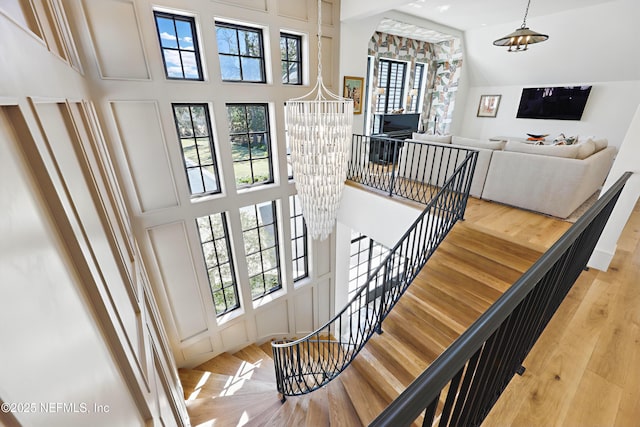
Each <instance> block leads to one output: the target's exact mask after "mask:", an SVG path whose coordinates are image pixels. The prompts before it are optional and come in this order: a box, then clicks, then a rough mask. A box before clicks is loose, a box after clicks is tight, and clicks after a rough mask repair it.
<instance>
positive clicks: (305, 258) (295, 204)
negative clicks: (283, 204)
mask: <svg viewBox="0 0 640 427" xmlns="http://www.w3.org/2000/svg"><path fill="white" fill-rule="evenodd" d="M299 204H300V201H299V200H298V195H297V194H293V195H291V196H289V209H290V211H291V213H290V216H289V221H290V224H291V265H292V277H293V282H294V283H295V282H299V281H300V280H302V279H305V278H307V277H309V237H308V233H307V223H306V221H305V220H304V217H303V216H302V207H301V206H299ZM298 208H299V209H298ZM298 211H299V212H298ZM297 218H301V219H302V230H301V232H300V233H298V231H299V230H298V225H297V221H296V219H297ZM300 239H302V245H303V246H302V247H303V253H302V255H300V254H299V253H298V244H297V241H298V240H300ZM299 260H302V263H303V271H304V273H303V274H302V275H297V276H296V275H295V272H296V271H299V270H298V269H297V268H296V266H297V263H298V262H299Z"/></svg>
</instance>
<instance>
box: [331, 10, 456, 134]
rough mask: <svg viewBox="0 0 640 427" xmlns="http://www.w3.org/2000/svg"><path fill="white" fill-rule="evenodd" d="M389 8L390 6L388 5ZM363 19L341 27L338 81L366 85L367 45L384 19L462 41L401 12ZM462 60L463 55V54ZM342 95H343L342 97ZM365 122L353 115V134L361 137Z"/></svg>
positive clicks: (441, 27)
mask: <svg viewBox="0 0 640 427" xmlns="http://www.w3.org/2000/svg"><path fill="white" fill-rule="evenodd" d="M387 7H389V5H387ZM364 15H365V16H363V17H359V18H354V17H351V18H350V19H347V20H344V21H342V23H341V41H340V78H341V79H342V78H343V77H344V76H357V77H364V78H365V85H366V84H367V82H366V79H367V77H368V76H367V58H368V51H369V41H370V40H371V37H372V36H373V33H374V32H375V30H376V28H377V27H378V24H379V23H380V21H381V20H382V19H383V18H389V19H395V20H397V21H399V22H404V23H406V24H414V25H417V26H420V27H424V28H429V29H432V30H436V31H440V32H442V33H445V34H451V35H454V36H456V37H460V38H462V32H461V31H458V30H456V29H454V28H450V27H447V26H444V25H440V24H437V23H435V22H430V21H426V20H424V19H420V18H416V17H415V16H412V15H407V14H405V13H402V12H398V11H393V10H389V11H386V12H382V13H378V14H375V15H372V14H371V13H367V14H364ZM463 57H464V53H463ZM428 72H434V70H428ZM465 73H466V65H465V64H464V63H463V66H462V72H461V78H460V82H459V85H458V90H457V94H456V109H455V110H454V113H453V119H452V129H453V131H454V132H457V131H458V126H459V123H461V122H462V117H463V116H462V114H463V107H464V103H463V104H462V105H460V104H459V100H460V99H462V100H463V101H464V99H465V98H466V91H467V87H468V85H467V82H466V77H465ZM341 94H342V93H341ZM425 99H430V94H427V95H426V97H425ZM364 121H365V114H364V111H363V114H360V115H356V116H355V117H354V121H353V132H354V133H360V134H364V132H363V130H364Z"/></svg>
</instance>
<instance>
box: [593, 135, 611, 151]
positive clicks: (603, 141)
mask: <svg viewBox="0 0 640 427" xmlns="http://www.w3.org/2000/svg"><path fill="white" fill-rule="evenodd" d="M590 140H591V141H593V143H594V144H595V147H596V148H595V152H596V153H597V152H598V151H600V150H604V149H605V148H607V146H608V145H609V140H608V139H607V138H600V139H591V138H590Z"/></svg>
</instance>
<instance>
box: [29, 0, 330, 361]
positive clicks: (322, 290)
mask: <svg viewBox="0 0 640 427" xmlns="http://www.w3.org/2000/svg"><path fill="white" fill-rule="evenodd" d="M154 8H158V9H154ZM68 9H69V14H70V15H71V16H72V17H73V19H72V25H71V28H72V30H73V32H74V35H75V36H76V38H77V40H78V44H79V49H78V50H79V51H80V52H81V57H82V59H83V66H84V69H85V73H86V77H87V80H88V82H89V86H90V89H91V92H92V94H93V95H94V101H95V103H96V108H97V110H98V115H99V117H100V119H101V120H103V121H104V125H105V134H106V138H107V139H108V141H109V148H108V149H109V153H110V155H111V157H112V158H113V159H114V162H115V171H116V174H117V176H118V179H119V182H120V185H121V186H122V188H123V190H124V195H125V200H126V204H127V207H128V209H129V211H130V212H131V213H132V214H133V215H132V220H131V223H132V227H133V230H134V233H135V235H136V238H137V239H138V242H139V244H140V248H141V251H142V255H143V257H144V260H145V264H146V265H147V267H148V270H149V276H150V285H151V287H152V288H153V290H154V293H155V296H156V298H157V299H158V304H159V308H160V314H161V316H162V319H163V323H164V326H165V328H166V331H167V334H168V336H169V341H170V343H171V347H172V350H173V355H174V357H175V359H176V361H177V363H178V365H179V366H194V365H197V364H199V363H201V362H203V361H205V360H207V359H209V358H211V357H213V356H215V355H216V354H219V353H221V352H224V351H235V350H238V349H240V348H242V347H244V346H246V345H248V344H250V343H253V342H259V343H260V342H263V341H267V340H269V339H271V338H276V337H293V336H301V335H304V334H306V333H308V332H311V331H312V330H313V329H315V328H316V327H317V326H319V325H320V324H321V323H323V322H325V321H326V320H328V319H329V317H330V315H331V314H332V312H333V293H334V279H333V277H334V265H335V260H334V258H333V257H334V251H333V245H334V241H333V238H330V239H329V240H327V241H324V242H311V243H310V245H309V253H310V259H309V277H308V278H306V279H303V280H301V281H300V282H296V283H295V284H294V282H293V279H292V267H291V256H292V255H291V248H290V238H291V231H290V229H289V227H290V222H289V215H290V214H289V196H290V195H292V194H295V191H296V190H295V186H294V183H293V182H291V181H290V180H289V179H288V177H287V168H286V163H287V154H286V153H287V149H286V141H285V129H284V103H285V102H286V101H287V100H288V99H290V98H293V97H299V96H302V95H304V94H305V93H307V92H309V91H310V89H311V86H312V85H311V84H312V83H315V75H316V70H317V65H318V64H317V57H318V55H317V53H318V52H317V16H318V13H317V1H316V0H295V1H294V0H241V1H236V0H234V1H230V0H229V1H226V0H167V1H165V2H162V4H161V5H160V4H158V3H157V2H152V1H150V0H105V1H100V2H95V1H93V0H72V1H70V2H69V5H68ZM154 10H162V11H163V12H170V13H171V12H173V13H176V14H182V15H185V16H190V17H193V18H194V19H195V23H196V27H197V28H196V33H197V36H198V39H199V48H200V52H201V59H202V68H203V75H204V80H203V81H179V80H168V79H167V78H166V77H165V72H164V65H163V62H162V54H161V52H160V46H159V41H158V33H157V29H156V26H155V21H154V17H153V12H154ZM339 13H340V3H339V0H322V15H323V17H322V22H323V27H322V33H323V37H322V63H323V78H324V83H325V85H327V86H328V87H329V88H330V89H331V90H332V91H334V92H336V93H340V92H341V81H340V78H339V72H338V63H339V56H338V53H339V52H338V46H339V40H340V38H339V31H340V26H339V22H340V19H339ZM25 19H26V18H25ZM216 19H217V20H224V21H227V22H234V23H240V24H246V25H248V26H252V27H258V28H262V29H263V35H264V48H265V59H266V64H265V65H266V68H267V70H266V75H267V83H266V84H255V83H241V82H240V83H235V82H223V81H221V77H220V65H219V61H218V55H217V43H216V38H215V24H214V23H215V20H216ZM281 31H288V32H293V33H295V34H300V35H301V36H302V39H303V57H304V58H305V62H304V67H305V68H306V70H305V71H304V73H303V74H304V76H305V78H304V82H305V84H304V85H301V86H288V85H283V84H282V83H281V82H280V75H281V62H280V43H279V34H280V32H281ZM232 102H255V103H267V104H268V106H269V110H270V111H269V119H270V120H269V121H270V123H269V125H270V137H271V142H272V155H273V173H274V177H273V178H274V183H273V184H267V185H262V186H258V187H255V188H251V189H248V190H246V189H245V190H242V189H237V188H236V185H235V177H234V170H233V165H232V152H231V145H230V143H229V138H228V136H227V135H228V133H229V126H228V125H227V111H226V104H227V103H232ZM172 103H204V104H206V105H208V107H209V113H210V116H211V118H212V127H213V129H212V131H213V139H214V145H215V152H216V158H217V160H218V165H219V166H218V167H219V174H220V184H221V188H222V192H221V193H220V194H215V195H210V196H205V197H199V198H196V199H193V198H192V197H191V195H190V192H189V187H188V182H187V178H186V174H185V170H184V166H183V158H182V151H181V146H180V142H179V140H178V136H177V134H176V126H175V123H174V117H173V110H172ZM271 200H275V201H276V202H277V207H278V208H277V215H278V227H279V230H278V231H279V244H280V248H279V249H280V255H281V272H282V282H283V288H282V290H279V291H277V292H274V293H272V294H270V295H267V296H265V297H263V298H261V299H258V300H256V301H252V299H251V291H250V287H249V283H248V273H247V261H246V257H245V255H244V250H243V249H244V243H243V237H242V230H241V223H240V217H239V210H240V208H242V207H245V206H250V205H253V204H257V203H262V202H266V201H271ZM219 212H226V213H227V216H228V217H229V227H230V230H229V236H230V239H231V244H232V248H233V256H234V258H235V267H236V273H237V278H238V280H239V286H240V289H239V295H240V299H241V301H240V304H241V307H240V308H239V309H237V310H235V311H233V312H231V313H227V314H225V315H223V316H220V317H216V313H215V309H214V305H213V300H212V297H211V291H210V288H209V282H208V277H207V271H206V268H205V263H204V260H203V256H202V249H201V247H200V241H199V233H198V230H197V228H196V222H195V221H196V219H197V218H198V217H202V216H205V215H209V214H214V213H219Z"/></svg>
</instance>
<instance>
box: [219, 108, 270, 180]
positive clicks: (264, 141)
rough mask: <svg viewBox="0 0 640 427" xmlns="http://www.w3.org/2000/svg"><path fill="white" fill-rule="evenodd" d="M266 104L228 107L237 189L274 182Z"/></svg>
mask: <svg viewBox="0 0 640 427" xmlns="http://www.w3.org/2000/svg"><path fill="white" fill-rule="evenodd" d="M268 116H269V115H268V109H267V104H227V118H228V120H229V129H230V134H229V141H230V142H231V156H232V158H233V170H234V173H235V176H236V185H237V187H238V188H241V187H248V186H251V185H254V184H264V183H270V182H273V173H272V165H271V141H270V138H269V119H268Z"/></svg>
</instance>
